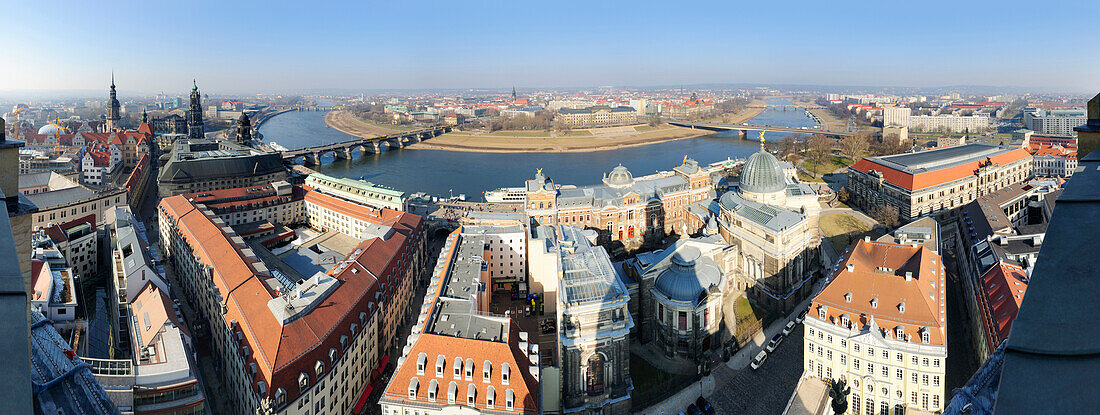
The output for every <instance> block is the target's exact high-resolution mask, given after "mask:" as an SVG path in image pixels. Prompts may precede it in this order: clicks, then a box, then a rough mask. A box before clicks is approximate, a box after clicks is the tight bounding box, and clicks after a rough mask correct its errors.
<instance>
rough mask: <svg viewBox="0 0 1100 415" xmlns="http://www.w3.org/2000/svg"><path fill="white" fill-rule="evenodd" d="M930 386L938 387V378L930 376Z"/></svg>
mask: <svg viewBox="0 0 1100 415" xmlns="http://www.w3.org/2000/svg"><path fill="white" fill-rule="evenodd" d="M932 386H940V377H939V376H932Z"/></svg>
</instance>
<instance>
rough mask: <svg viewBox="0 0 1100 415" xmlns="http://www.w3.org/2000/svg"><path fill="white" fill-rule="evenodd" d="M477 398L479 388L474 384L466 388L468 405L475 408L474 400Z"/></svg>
mask: <svg viewBox="0 0 1100 415" xmlns="http://www.w3.org/2000/svg"><path fill="white" fill-rule="evenodd" d="M476 398H477V387H476V386H474V384H473V383H471V384H469V385H468V386H466V405H469V406H474V399H476Z"/></svg>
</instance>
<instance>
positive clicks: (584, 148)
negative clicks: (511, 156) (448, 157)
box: [405, 124, 713, 153]
mask: <svg viewBox="0 0 1100 415" xmlns="http://www.w3.org/2000/svg"><path fill="white" fill-rule="evenodd" d="M638 130H644V131H638ZM584 131H588V132H589V133H590V134H591V135H586V136H579V137H578V136H564V137H559V136H549V135H534V136H500V135H492V134H471V133H468V132H457V133H447V134H443V135H441V136H439V137H435V138H432V139H430V140H427V141H421V142H419V143H416V144H413V145H410V146H407V147H405V148H406V149H421V150H446V151H464V152H477V153H582V152H591V151H606V150H617V149H621V148H628V147H638V146H644V145H649V144H657V143H663V142H668V141H675V140H683V139H686V138H694V137H699V136H703V135H707V134H711V133H713V131H707V130H693V129H691V128H682V127H674V126H671V125H667V124H662V125H660V126H658V127H655V128H653V127H649V126H646V125H641V126H633V127H631V126H627V127H614V128H593V129H589V130H584Z"/></svg>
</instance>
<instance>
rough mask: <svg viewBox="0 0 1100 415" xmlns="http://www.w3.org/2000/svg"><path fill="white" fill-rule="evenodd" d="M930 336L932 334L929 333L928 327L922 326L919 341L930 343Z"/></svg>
mask: <svg viewBox="0 0 1100 415" xmlns="http://www.w3.org/2000/svg"><path fill="white" fill-rule="evenodd" d="M931 338H932V335H931V334H930V333H929V331H928V327H925V328H922V329H921V332H920V341H921V343H931V342H932V339H931Z"/></svg>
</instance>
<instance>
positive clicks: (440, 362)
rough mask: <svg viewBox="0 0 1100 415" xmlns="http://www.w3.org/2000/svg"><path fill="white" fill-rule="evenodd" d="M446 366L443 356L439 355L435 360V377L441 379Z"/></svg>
mask: <svg viewBox="0 0 1100 415" xmlns="http://www.w3.org/2000/svg"><path fill="white" fill-rule="evenodd" d="M444 366H446V358H444V357H443V355H439V356H437V357H436V359H435V377H438V378H441V377H443V368H444Z"/></svg>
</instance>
